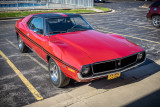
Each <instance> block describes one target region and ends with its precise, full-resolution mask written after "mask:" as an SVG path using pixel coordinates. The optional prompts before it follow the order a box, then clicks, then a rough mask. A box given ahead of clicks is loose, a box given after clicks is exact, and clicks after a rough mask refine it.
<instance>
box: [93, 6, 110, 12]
mask: <svg viewBox="0 0 160 107" xmlns="http://www.w3.org/2000/svg"><path fill="white" fill-rule="evenodd" d="M94 8H96V9H99V10H103V11H104V12H105V11H109V10H110V9H109V8H105V7H97V6H94Z"/></svg>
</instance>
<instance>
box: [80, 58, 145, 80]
mask: <svg viewBox="0 0 160 107" xmlns="http://www.w3.org/2000/svg"><path fill="white" fill-rule="evenodd" d="M144 62H145V60H144V61H143V62H141V63H138V64H136V65H133V66H131V67H128V68H126V69H123V70H120V71H117V72H113V73H112V72H111V73H106V74H100V75H97V76H92V77H82V76H81V74H80V73H77V75H78V78H79V79H80V81H82V80H90V79H96V78H102V77H105V76H108V75H110V74H115V73H119V72H124V71H127V70H130V69H132V68H135V67H137V66H138V65H140V64H142V63H144Z"/></svg>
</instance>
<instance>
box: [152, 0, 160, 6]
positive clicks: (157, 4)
mask: <svg viewBox="0 0 160 107" xmlns="http://www.w3.org/2000/svg"><path fill="white" fill-rule="evenodd" d="M159 6H160V1H157V2H155V3H153V4H152V7H159Z"/></svg>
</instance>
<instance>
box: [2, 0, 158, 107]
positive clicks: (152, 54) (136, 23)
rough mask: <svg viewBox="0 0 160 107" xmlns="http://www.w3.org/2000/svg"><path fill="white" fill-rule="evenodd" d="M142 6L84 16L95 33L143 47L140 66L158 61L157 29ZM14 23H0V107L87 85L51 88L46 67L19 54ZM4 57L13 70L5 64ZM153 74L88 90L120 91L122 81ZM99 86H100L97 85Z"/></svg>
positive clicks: (121, 4) (133, 4) (125, 4)
mask: <svg viewBox="0 0 160 107" xmlns="http://www.w3.org/2000/svg"><path fill="white" fill-rule="evenodd" d="M143 3H144V2H114V3H98V4H96V5H97V6H102V7H109V8H111V9H114V10H115V12H112V13H102V14H86V15H85V14H84V15H83V16H84V17H85V18H86V19H87V21H88V22H90V24H91V25H92V26H93V27H94V28H95V30H98V31H101V32H105V33H116V34H119V35H122V36H124V37H125V38H127V39H128V40H130V41H132V42H134V43H136V44H138V45H140V46H141V47H143V48H144V49H145V50H146V52H147V59H146V62H145V63H144V64H143V65H141V66H144V65H147V64H149V63H152V62H154V61H157V60H160V29H158V28H154V27H153V26H152V25H151V23H150V21H148V20H147V19H146V13H147V9H146V8H139V6H141V5H143ZM15 22H16V19H13V20H1V21H0V25H1V26H0V32H1V33H0V53H1V54H0V72H1V73H0V106H2V107H3V106H16V107H17V106H25V105H28V104H31V103H33V102H37V101H38V100H43V99H46V98H49V97H52V96H55V95H57V94H61V93H66V92H70V91H72V90H75V89H76V88H79V87H81V86H84V85H86V84H88V83H75V82H72V83H71V84H70V85H69V86H67V87H66V88H61V89H59V88H56V87H55V86H53V85H52V83H51V81H50V79H49V74H48V70H47V64H46V63H45V62H44V61H43V60H42V59H41V58H40V57H38V56H37V55H36V54H35V53H34V52H32V51H30V52H29V53H25V54H21V53H20V52H19V50H18V47H17V40H16V35H15V29H14V24H15ZM3 53H4V55H5V57H6V58H8V59H9V61H11V62H12V63H13V66H14V67H13V66H12V64H11V63H10V64H9V63H8V62H6V60H5V59H4V56H3V55H2V54H3ZM11 66H12V68H11ZM157 66H159V65H157ZM15 67H16V68H17V69H18V70H17V69H16V68H15ZM18 71H19V72H20V73H22V75H23V76H22V77H21V78H19V76H17V75H21V74H20V73H19V72H18ZM17 72H18V73H17ZM154 73H155V72H152V71H151V72H148V73H145V72H142V73H140V74H134V73H131V72H129V71H128V72H125V73H124V74H123V75H122V77H121V78H118V79H116V80H111V81H109V82H108V81H107V80H106V79H100V80H95V81H93V82H91V84H92V85H91V86H92V87H95V88H103V87H106V86H107V85H109V84H114V83H117V82H118V85H117V86H116V87H119V86H122V85H124V84H126V83H123V82H122V80H124V79H126V80H127V79H128V81H129V82H128V83H131V82H134V81H135V80H137V79H143V78H144V77H146V76H149V75H151V74H154ZM135 75H140V76H135ZM25 79H26V80H25ZM26 81H27V82H26ZM28 82H29V84H27V83H28ZM101 82H102V84H99V83H101ZM24 83H26V84H24ZM128 83H127V84H128ZM30 85H32V86H33V88H32V90H29V89H31V88H28V87H31V86H30ZM112 88H113V87H112V86H110V87H108V88H107V89H110V90H112ZM114 88H115V87H114ZM37 93H38V94H39V95H40V96H38V95H37ZM35 96H38V97H35Z"/></svg>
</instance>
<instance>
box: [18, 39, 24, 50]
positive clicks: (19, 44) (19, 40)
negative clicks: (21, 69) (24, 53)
mask: <svg viewBox="0 0 160 107" xmlns="http://www.w3.org/2000/svg"><path fill="white" fill-rule="evenodd" d="M22 44H23V41H22V39H21V38H20V37H19V38H18V47H19V49H22Z"/></svg>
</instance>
